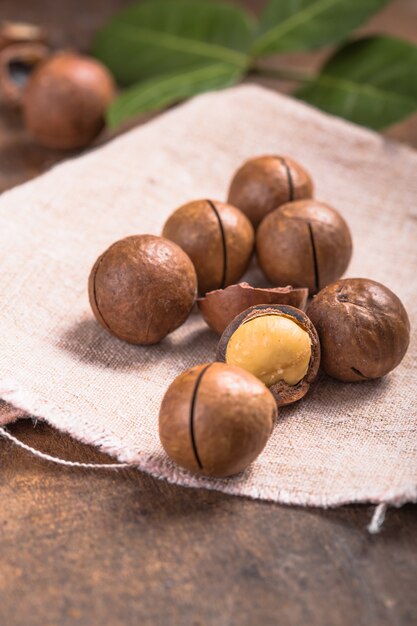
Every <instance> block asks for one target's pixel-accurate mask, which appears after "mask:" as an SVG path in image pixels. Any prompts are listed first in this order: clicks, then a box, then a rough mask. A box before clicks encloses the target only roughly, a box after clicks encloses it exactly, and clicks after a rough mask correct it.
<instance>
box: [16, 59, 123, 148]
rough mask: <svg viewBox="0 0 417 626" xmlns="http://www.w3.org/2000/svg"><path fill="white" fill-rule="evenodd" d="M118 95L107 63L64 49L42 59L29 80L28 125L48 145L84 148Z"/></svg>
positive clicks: (25, 110)
mask: <svg viewBox="0 0 417 626" xmlns="http://www.w3.org/2000/svg"><path fill="white" fill-rule="evenodd" d="M114 95H115V85H114V82H113V78H112V76H111V74H110V72H109V71H108V70H107V68H106V67H104V65H102V64H101V63H99V62H98V61H96V60H95V59H92V58H89V57H86V56H80V55H78V54H73V53H69V52H61V53H59V54H56V55H54V56H52V57H50V58H49V59H48V60H47V61H45V62H44V63H41V64H40V65H39V66H38V67H37V68H36V70H35V71H34V72H33V74H32V75H31V77H30V79H29V81H28V84H27V87H26V90H25V94H24V99H23V115H24V120H25V123H26V127H27V129H28V130H29V132H30V133H31V134H32V135H33V137H34V138H35V139H36V141H37V142H38V143H40V144H41V145H43V146H46V147H48V148H58V149H62V150H71V149H75V148H82V147H84V146H86V145H88V144H89V143H90V142H91V141H93V139H95V138H96V137H97V135H98V134H99V133H100V132H101V130H102V129H103V127H104V114H105V111H106V109H107V106H108V105H109V104H110V102H111V101H112V100H113V97H114Z"/></svg>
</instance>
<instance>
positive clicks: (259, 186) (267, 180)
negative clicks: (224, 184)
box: [228, 156, 313, 228]
mask: <svg viewBox="0 0 417 626" xmlns="http://www.w3.org/2000/svg"><path fill="white" fill-rule="evenodd" d="M312 196H313V181H312V179H311V177H310V174H309V173H308V172H307V171H306V170H305V169H304V168H303V167H302V166H301V165H300V164H299V163H297V162H296V161H294V160H293V159H290V158H289V157H282V156H261V157H257V158H254V159H250V160H249V161H246V163H244V164H243V165H242V167H240V168H239V169H238V170H237V172H236V173H235V175H234V177H233V180H232V182H231V184H230V189H229V197H228V202H230V204H233V205H234V206H236V207H238V208H239V209H240V210H241V211H243V213H244V214H245V215H247V217H248V218H249V219H250V221H251V222H252V224H253V225H254V226H255V228H256V227H257V226H258V224H259V223H260V222H261V221H262V219H263V218H264V217H265V215H267V214H268V213H270V212H271V211H273V210H274V209H276V208H277V207H279V206H280V205H281V204H284V203H286V202H292V201H293V200H302V199H304V198H311V197H312Z"/></svg>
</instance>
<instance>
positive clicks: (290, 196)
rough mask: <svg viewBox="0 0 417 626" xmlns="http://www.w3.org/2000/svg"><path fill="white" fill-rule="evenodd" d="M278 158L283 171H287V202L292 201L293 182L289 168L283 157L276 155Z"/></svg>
mask: <svg viewBox="0 0 417 626" xmlns="http://www.w3.org/2000/svg"><path fill="white" fill-rule="evenodd" d="M278 160H279V161H280V162H281V163H282V165H283V166H284V167H285V171H286V173H287V181H288V202H292V201H293V200H294V182H293V179H292V174H291V170H290V167H289V165H288V163H287V162H286V160H285V159H283V158H282V157H278Z"/></svg>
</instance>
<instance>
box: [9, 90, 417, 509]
mask: <svg viewBox="0 0 417 626" xmlns="http://www.w3.org/2000/svg"><path fill="white" fill-rule="evenodd" d="M263 153H277V154H284V155H289V156H292V157H294V158H295V159H298V160H299V161H300V162H301V163H303V164H304V165H305V166H306V167H307V168H308V169H309V170H310V171H311V173H312V175H313V177H314V180H315V181H316V190H317V191H316V195H317V197H318V198H319V199H321V200H323V201H326V202H329V203H330V204H332V205H334V206H335V207H337V208H338V209H339V210H340V211H341V212H342V214H343V215H344V217H345V218H346V219H347V221H348V223H349V224H350V227H351V229H352V232H353V240H354V244H355V252H354V257H353V261H352V263H351V266H350V268H349V273H348V275H350V276H364V277H369V278H373V279H376V280H379V281H381V282H383V283H384V284H386V285H387V286H388V287H390V288H391V289H393V290H394V291H395V292H396V293H397V294H398V295H399V296H400V297H401V298H402V300H403V302H404V304H405V306H406V307H407V309H408V311H409V313H410V317H411V322H412V328H413V334H414V340H413V341H412V343H411V347H410V349H409V352H408V355H407V357H406V358H405V359H404V361H403V363H402V364H401V366H400V367H398V368H397V370H396V371H395V372H393V373H392V374H390V375H389V376H387V377H386V378H385V379H383V380H380V381H375V382H367V383H360V384H342V383H339V382H336V381H333V380H330V379H328V378H326V377H325V376H324V375H320V376H319V378H318V380H317V382H316V383H315V385H314V386H313V388H312V391H311V393H310V394H309V396H308V397H307V398H306V399H305V400H303V401H301V402H300V403H298V404H296V405H294V406H292V407H288V408H286V409H283V410H282V411H281V413H280V417H279V420H278V421H277V423H276V426H275V429H274V432H273V435H272V437H271V439H270V441H269V443H268V445H267V447H266V449H265V451H264V452H263V454H262V455H261V456H260V457H259V459H258V460H257V461H256V462H255V463H254V464H253V465H252V467H250V468H249V469H248V470H247V471H246V472H245V473H243V474H242V475H239V476H237V477H236V478H233V479H229V480H209V479H204V478H197V477H194V476H191V475H189V474H188V473H186V472H183V471H181V470H180V469H178V468H177V467H174V466H173V465H172V464H171V463H170V462H169V461H168V460H167V458H166V456H165V455H164V453H163V450H162V449H161V446H160V444H159V441H158V432H157V431H158V409H159V404H160V401H161V398H162V396H163V393H164V391H165V389H166V388H167V386H168V384H169V383H170V382H171V381H172V380H173V379H174V378H175V376H177V374H179V373H180V372H181V371H183V370H184V369H185V368H187V367H189V366H191V365H194V364H196V363H200V362H204V361H208V360H212V359H213V357H214V354H215V348H216V338H215V337H214V335H212V334H211V333H210V332H209V330H208V329H207V327H206V326H205V324H204V322H203V321H202V320H201V319H200V317H199V316H198V315H197V314H193V315H192V316H191V318H190V319H189V321H188V322H187V323H186V324H185V325H184V326H183V327H182V328H180V329H179V330H178V331H176V332H175V333H174V334H173V335H171V336H170V337H169V338H167V339H166V340H164V341H163V342H162V343H161V344H160V345H158V346H154V347H135V346H131V345H128V344H126V343H123V342H121V341H118V340H117V339H115V338H114V337H112V336H110V335H109V334H107V332H106V331H105V330H103V329H102V328H101V327H100V326H99V325H98V324H97V323H96V321H95V320H94V318H93V316H92V313H91V311H90V307H89V304H88V299H87V277H88V274H89V271H90V268H91V266H92V265H93V263H94V261H95V259H96V257H97V256H98V255H99V254H100V253H101V252H102V251H103V250H104V249H105V248H106V247H107V246H109V245H110V244H111V243H112V242H114V241H115V240H117V239H119V238H120V237H124V236H126V235H129V234H133V233H156V234H158V233H160V231H161V227H162V224H163V222H164V220H165V218H166V217H167V215H168V214H169V213H170V212H171V211H172V210H173V209H174V208H176V206H177V205H180V204H181V203H183V202H186V201H187V200H191V199H193V198H200V197H211V198H215V199H224V198H225V196H226V192H227V187H228V183H229V180H230V177H231V175H232V173H233V171H234V169H235V168H236V167H237V166H238V165H239V164H240V163H241V162H242V161H243V160H244V159H246V158H248V157H251V156H254V155H259V154H263ZM416 205H417V155H416V154H415V153H414V152H413V151H411V150H410V149H408V148H406V147H404V146H400V145H397V144H394V143H391V142H389V141H387V140H385V139H384V138H382V137H381V136H379V135H377V134H374V133H372V132H369V131H367V130H364V129H362V128H358V127H356V126H353V125H350V124H348V123H346V122H344V121H341V120H339V119H335V118H332V117H329V116H327V115H324V114H322V113H320V112H318V111H316V110H313V109H311V108H309V107H307V106H305V105H304V104H301V103H298V102H296V101H294V100H291V99H289V98H286V97H283V96H279V95H276V94H274V93H272V92H269V91H267V90H264V89H261V88H258V87H254V86H241V87H238V88H236V89H231V90H228V91H224V92H222V93H214V94H209V95H204V96H201V97H198V98H196V99H194V100H192V101H191V102H189V103H187V104H185V105H183V106H181V107H179V108H177V109H174V110H172V111H170V112H168V113H165V114H164V115H162V116H161V117H159V118H158V119H156V120H155V121H153V122H151V123H150V124H148V125H146V126H144V127H142V128H138V129H136V130H133V131H131V132H129V133H128V134H126V135H125V136H122V137H121V138H119V139H117V140H115V141H113V142H111V143H110V144H108V145H107V146H105V147H104V148H100V149H98V150H96V151H94V152H91V153H90V154H88V155H86V156H83V157H81V158H78V159H75V160H72V161H69V162H67V163H65V164H64V165H60V166H59V167H56V168H55V169H53V170H52V171H51V172H49V173H48V174H46V175H44V176H42V177H40V178H38V179H37V180H35V181H34V182H30V183H27V184H25V185H23V186H21V187H19V188H17V189H15V190H13V191H11V192H9V193H6V194H4V196H3V197H2V198H1V199H0V249H1V276H0V287H1V290H0V397H1V398H3V400H5V401H7V402H9V403H11V404H13V405H14V406H15V407H18V408H20V409H23V410H24V411H26V412H27V413H30V414H32V415H35V416H38V417H40V418H44V419H45V420H47V421H48V422H49V423H50V424H53V425H54V426H56V427H57V428H60V429H62V430H63V431H66V432H68V433H71V434H72V435H73V436H74V437H77V438H78V439H80V440H82V441H86V442H89V443H93V444H96V445H97V446H100V447H101V448H102V449H104V450H106V451H107V452H110V453H111V454H113V455H114V456H116V457H117V458H118V459H119V460H120V461H129V462H132V463H136V464H137V465H138V467H139V468H141V469H143V470H145V471H147V472H150V473H151V474H153V475H154V476H159V477H164V478H166V479H168V480H170V481H172V482H175V483H179V484H182V485H188V486H200V487H206V488H210V489H218V490H221V491H225V492H227V493H232V494H240V495H247V496H253V497H257V498H264V499H269V500H275V501H277V502H286V503H295V504H303V505H308V504H309V505H320V506H330V505H336V504H341V503H345V502H352V501H361V500H362V501H365V500H368V501H373V502H394V503H398V504H399V503H401V502H405V501H407V500H413V499H416V496H417V489H416V485H417V462H416V447H417V445H416V444H417V438H416V434H417V418H416V412H417V411H416V406H417V398H416V391H417V382H416V368H417V363H416V341H415V339H416V338H415V329H416V313H417V289H416V275H417V207H416ZM17 415H18V414H17Z"/></svg>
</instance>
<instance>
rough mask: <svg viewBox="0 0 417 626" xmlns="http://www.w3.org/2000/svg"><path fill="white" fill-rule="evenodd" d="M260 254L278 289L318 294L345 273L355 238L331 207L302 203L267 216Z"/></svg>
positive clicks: (258, 243)
mask: <svg viewBox="0 0 417 626" xmlns="http://www.w3.org/2000/svg"><path fill="white" fill-rule="evenodd" d="M256 252H257V256H258V262H259V265H260V267H261V269H262V271H263V272H264V274H265V276H266V277H267V278H268V279H269V280H270V281H271V282H272V283H273V284H274V285H282V286H283V285H293V286H294V287H308V289H309V291H310V294H314V293H317V292H318V291H320V289H322V288H323V287H324V286H325V285H328V284H329V283H331V282H333V281H334V280H336V279H337V278H340V276H342V274H343V273H344V272H345V270H346V268H347V266H348V265H349V261H350V258H351V256H352V238H351V234H350V230H349V227H348V225H347V224H346V222H345V220H344V219H343V217H342V216H341V215H340V214H339V213H338V212H337V211H336V210H335V209H333V208H332V207H331V206H329V205H328V204H324V202H318V201H317V200H299V201H298V202H288V203H287V204H284V205H283V206H281V207H279V208H278V209H276V210H275V211H273V212H272V213H269V215H267V216H266V218H265V219H264V220H263V221H262V223H261V225H260V226H259V228H258V230H257V233H256Z"/></svg>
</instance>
